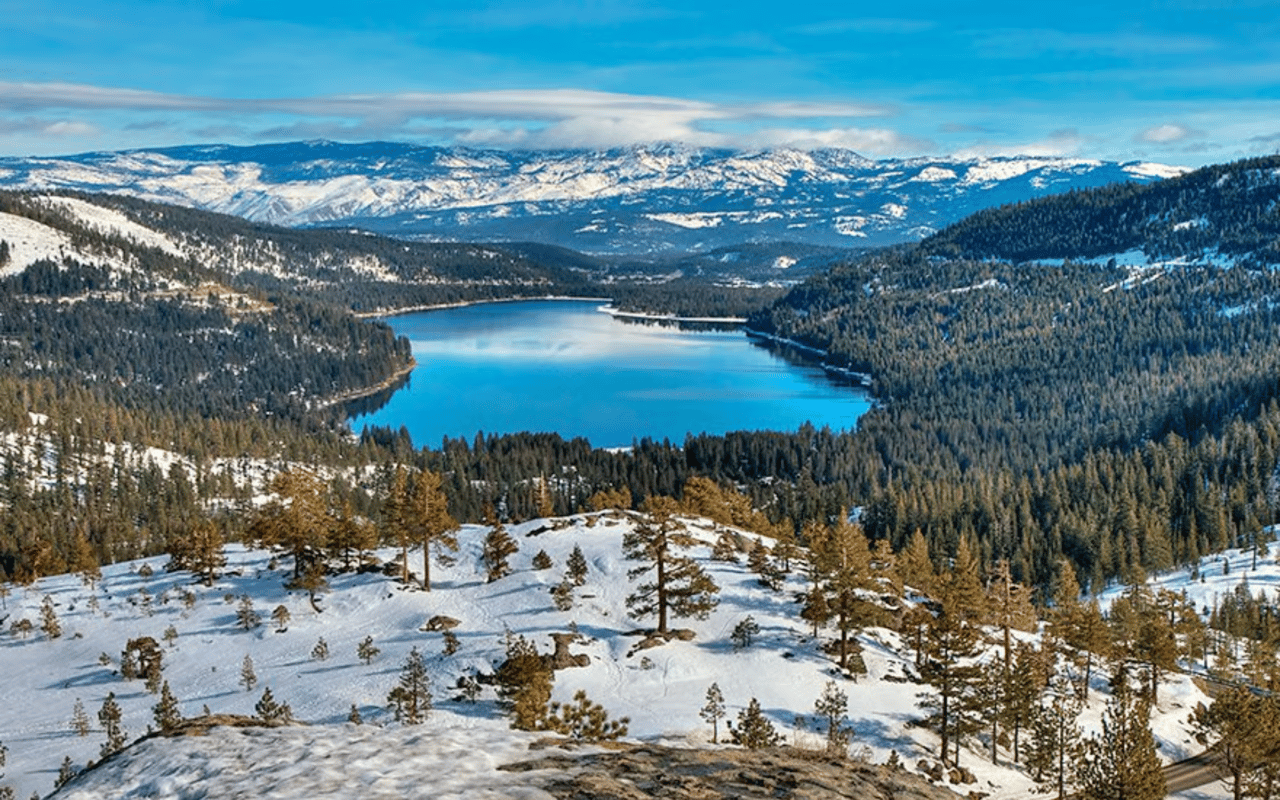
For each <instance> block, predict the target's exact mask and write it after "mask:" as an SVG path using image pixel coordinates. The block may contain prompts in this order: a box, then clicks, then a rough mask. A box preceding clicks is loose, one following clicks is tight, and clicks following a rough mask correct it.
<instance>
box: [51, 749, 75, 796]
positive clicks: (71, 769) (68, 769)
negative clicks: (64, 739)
mask: <svg viewBox="0 0 1280 800" xmlns="http://www.w3.org/2000/svg"><path fill="white" fill-rule="evenodd" d="M78 774H80V771H79V770H77V769H76V765H75V764H73V763H71V756H63V757H62V766H61V767H59V768H58V777H56V778H54V779H53V789H54V791H57V790H58V789H61V788H62V787H63V786H66V785H67V784H68V783H70V782H71V779H72V778H74V777H75V776H76V775H78Z"/></svg>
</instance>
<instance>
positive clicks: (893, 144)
mask: <svg viewBox="0 0 1280 800" xmlns="http://www.w3.org/2000/svg"><path fill="white" fill-rule="evenodd" d="M740 138H741V139H742V141H743V143H744V144H746V145H747V146H749V147H753V148H760V149H767V148H771V147H795V148H799V149H802V150H811V149H817V148H825V147H831V148H843V149H848V150H856V151H858V152H859V153H862V154H863V155H874V156H901V155H914V154H919V153H922V152H929V151H932V150H935V149H936V145H935V144H934V143H933V142H930V141H928V140H926V139H917V138H915V137H913V136H907V135H904V134H903V133H901V132H899V131H895V130H890V129H888V128H829V129H810V128H765V129H763V130H759V131H754V132H751V133H748V134H745V135H743V136H742V137H740Z"/></svg>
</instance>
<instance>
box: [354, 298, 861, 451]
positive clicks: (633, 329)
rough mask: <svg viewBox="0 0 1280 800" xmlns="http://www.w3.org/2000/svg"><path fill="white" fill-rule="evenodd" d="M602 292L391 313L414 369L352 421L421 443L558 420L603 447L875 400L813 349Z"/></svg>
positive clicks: (786, 421) (793, 418) (838, 424)
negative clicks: (630, 312)
mask: <svg viewBox="0 0 1280 800" xmlns="http://www.w3.org/2000/svg"><path fill="white" fill-rule="evenodd" d="M599 305H600V304H599V303H598V302H542V301H538V302H523V303H499V304H490V305H482V306H471V307H467V308H458V309H448V310H443V311H433V312H424V313H419V314H409V315H405V316H401V317H395V318H392V319H390V320H389V322H390V323H391V325H392V327H393V328H395V329H396V332H397V333H398V334H400V335H403V336H408V337H409V338H410V340H411V341H412V344H413V353H414V357H415V358H416V359H417V361H418V368H417V369H416V370H414V372H413V375H412V379H411V380H410V381H409V382H407V384H405V385H403V386H401V387H400V388H399V389H398V390H396V391H392V392H389V393H383V394H381V395H379V396H376V397H371V398H365V399H364V400H363V401H361V402H359V403H358V404H353V405H352V406H351V407H349V408H350V414H351V417H352V422H351V424H352V427H353V428H354V429H356V430H359V429H360V428H361V427H362V426H363V425H366V424H368V425H380V426H387V427H391V428H392V429H397V428H399V427H400V426H401V425H403V426H405V427H407V428H408V429H409V431H410V433H411V434H412V436H413V439H414V442H415V443H416V444H418V445H424V444H427V445H434V444H436V443H438V442H439V441H440V439H441V437H442V436H453V437H458V436H466V437H470V436H472V435H474V434H475V432H476V431H477V430H484V431H486V432H493V433H510V432H517V431H523V430H529V431H555V432H557V433H560V434H561V435H562V436H564V437H565V438H571V437H574V436H585V437H587V438H588V439H590V441H591V443H592V444H593V445H595V446H597V447H615V446H624V445H629V444H631V442H632V441H633V440H634V439H638V438H640V437H645V436H648V437H651V438H654V439H662V438H664V437H665V438H670V439H671V440H673V441H680V440H683V438H684V436H685V434H686V433H695V434H696V433H702V432H706V433H724V432H726V431H729V430H795V429H796V428H798V427H799V426H800V425H801V424H803V423H804V422H806V421H808V422H812V423H813V424H815V425H817V426H819V427H821V426H823V425H829V426H830V427H832V428H833V429H847V428H851V427H853V426H854V425H855V424H856V420H857V418H858V417H859V416H861V414H862V413H864V412H865V411H866V410H867V408H868V407H869V398H868V397H867V395H866V393H865V392H863V391H861V390H858V389H854V388H851V386H853V385H854V382H853V381H852V380H850V379H849V378H848V377H847V376H841V375H828V374H827V373H825V372H824V371H823V370H822V369H821V367H820V366H819V365H817V363H816V361H815V359H814V357H813V355H812V354H810V353H805V352H804V351H801V350H797V349H795V348H789V347H785V346H779V345H775V344H773V343H770V342H765V341H761V340H757V339H750V340H749V339H748V338H747V337H746V336H745V335H744V334H743V333H742V332H741V331H740V330H734V329H733V328H728V329H726V326H724V325H722V324H720V325H715V326H711V327H712V328H713V329H708V326H706V325H704V324H701V323H699V324H698V325H697V326H696V327H695V326H690V325H689V324H687V323H680V324H671V321H668V320H662V321H658V320H636V321H632V320H627V321H621V320H620V319H617V318H614V317H611V316H609V315H607V314H603V313H600V312H599V311H598V310H597V308H598V306H599Z"/></svg>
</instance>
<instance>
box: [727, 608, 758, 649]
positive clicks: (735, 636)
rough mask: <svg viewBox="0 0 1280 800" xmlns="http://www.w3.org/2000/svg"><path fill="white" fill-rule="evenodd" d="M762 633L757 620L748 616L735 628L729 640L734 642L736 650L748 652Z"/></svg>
mask: <svg viewBox="0 0 1280 800" xmlns="http://www.w3.org/2000/svg"><path fill="white" fill-rule="evenodd" d="M759 633H760V624H759V623H757V622H756V618H755V617H753V616H751V615H750V614H748V615H747V616H745V617H743V618H742V619H741V620H739V621H738V624H737V625H734V626H733V632H732V633H730V634H729V639H730V640H731V641H732V642H733V649H734V650H746V649H747V648H748V647H750V646H751V643H752V642H753V641H754V640H755V637H756V636H758V635H759Z"/></svg>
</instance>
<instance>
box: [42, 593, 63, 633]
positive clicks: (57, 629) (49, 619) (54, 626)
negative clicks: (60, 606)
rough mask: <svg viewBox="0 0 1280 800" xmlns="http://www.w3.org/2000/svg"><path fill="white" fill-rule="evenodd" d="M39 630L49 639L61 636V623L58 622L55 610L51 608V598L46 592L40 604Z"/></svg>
mask: <svg viewBox="0 0 1280 800" xmlns="http://www.w3.org/2000/svg"><path fill="white" fill-rule="evenodd" d="M40 630H42V631H44V635H45V636H48V637H49V638H50V639H57V638H58V637H60V636H62V625H61V623H59V622H58V614H57V612H55V611H54V610H53V598H52V597H50V596H49V595H47V594H46V595H45V596H44V601H43V602H41V604H40Z"/></svg>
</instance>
